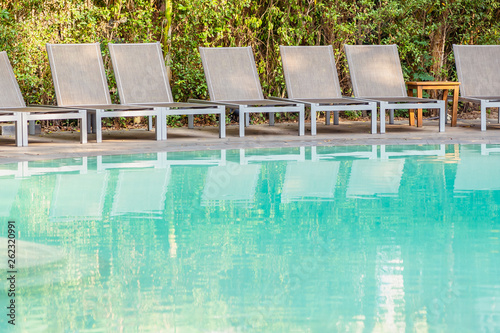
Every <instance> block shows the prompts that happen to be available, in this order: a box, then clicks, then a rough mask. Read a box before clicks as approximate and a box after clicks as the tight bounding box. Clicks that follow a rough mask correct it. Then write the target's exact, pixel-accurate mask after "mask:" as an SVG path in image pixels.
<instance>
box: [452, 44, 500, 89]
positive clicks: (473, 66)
mask: <svg viewBox="0 0 500 333" xmlns="http://www.w3.org/2000/svg"><path fill="white" fill-rule="evenodd" d="M453 53H454V54H455V64H456V65H457V76H458V81H459V82H460V94H461V95H462V96H464V97H465V96H471V97H472V96H499V95H500V45H453Z"/></svg>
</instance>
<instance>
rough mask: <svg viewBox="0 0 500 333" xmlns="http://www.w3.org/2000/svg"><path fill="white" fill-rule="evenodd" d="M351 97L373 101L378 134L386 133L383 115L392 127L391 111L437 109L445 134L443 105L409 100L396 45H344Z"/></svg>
mask: <svg viewBox="0 0 500 333" xmlns="http://www.w3.org/2000/svg"><path fill="white" fill-rule="evenodd" d="M345 52H346V56H347V62H348V64H349V72H350V75H351V81H352V89H353V91H354V96H355V97H357V98H362V99H366V100H371V101H376V102H378V104H379V108H380V133H385V111H386V110H390V117H389V122H390V123H391V124H393V123H394V109H439V132H444V130H445V120H446V119H445V117H446V110H445V102H444V101H441V100H435V99H429V98H418V97H408V94H407V91H406V86H405V81H404V78H403V71H402V69H401V63H400V61H399V55H398V49H397V46H396V45H345Z"/></svg>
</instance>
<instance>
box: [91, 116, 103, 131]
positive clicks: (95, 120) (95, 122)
mask: <svg viewBox="0 0 500 333" xmlns="http://www.w3.org/2000/svg"><path fill="white" fill-rule="evenodd" d="M96 118H97V114H94V115H92V133H97V132H96V130H97V119H96ZM99 127H101V120H99Z"/></svg>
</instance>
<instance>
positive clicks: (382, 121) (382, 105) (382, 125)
mask: <svg viewBox="0 0 500 333" xmlns="http://www.w3.org/2000/svg"><path fill="white" fill-rule="evenodd" d="M385 109H386V103H385V102H380V134H384V133H385Z"/></svg>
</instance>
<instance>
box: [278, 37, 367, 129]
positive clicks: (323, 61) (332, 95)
mask: <svg viewBox="0 0 500 333" xmlns="http://www.w3.org/2000/svg"><path fill="white" fill-rule="evenodd" d="M280 54H281V61H282V63H283V74H284V76H285V82H286V90H287V93H288V100H289V101H294V102H298V103H304V104H305V105H306V106H308V107H309V108H310V109H311V135H316V112H319V111H326V124H327V125H328V124H329V123H330V112H331V111H333V112H334V123H335V125H338V115H339V111H355V110H367V111H370V112H371V132H372V133H377V103H376V102H369V101H364V100H358V99H355V98H350V97H343V96H342V93H341V90H340V84H339V79H338V75H337V67H336V65H335V58H334V55H333V48H332V46H331V45H328V46H280ZM280 100H285V101H286V99H280Z"/></svg>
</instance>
